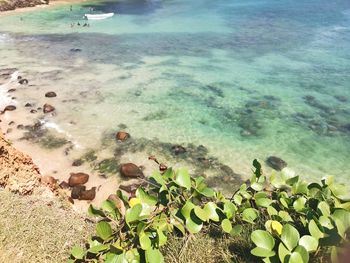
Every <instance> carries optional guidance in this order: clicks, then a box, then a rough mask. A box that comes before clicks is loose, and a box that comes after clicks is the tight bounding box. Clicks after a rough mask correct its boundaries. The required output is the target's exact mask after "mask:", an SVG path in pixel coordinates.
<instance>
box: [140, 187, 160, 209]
mask: <svg viewBox="0 0 350 263" xmlns="http://www.w3.org/2000/svg"><path fill="white" fill-rule="evenodd" d="M135 195H136V197H137V198H139V199H140V200H141V202H142V203H146V204H148V205H150V206H154V205H156V204H157V198H156V197H154V196H151V195H149V194H147V193H146V192H145V191H144V190H143V189H142V188H138V189H137V190H136V193H135Z"/></svg>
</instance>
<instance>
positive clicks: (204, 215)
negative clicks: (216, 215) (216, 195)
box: [194, 206, 209, 222]
mask: <svg viewBox="0 0 350 263" xmlns="http://www.w3.org/2000/svg"><path fill="white" fill-rule="evenodd" d="M194 213H195V214H196V216H197V217H198V218H199V219H200V220H202V221H203V222H206V221H209V214H208V213H207V211H205V210H204V209H202V208H201V207H199V206H195V207H194Z"/></svg>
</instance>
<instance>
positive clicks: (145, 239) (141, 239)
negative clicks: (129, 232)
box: [139, 232, 152, 250]
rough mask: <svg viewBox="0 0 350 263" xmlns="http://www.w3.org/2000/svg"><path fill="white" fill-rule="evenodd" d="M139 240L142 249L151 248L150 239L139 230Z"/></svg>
mask: <svg viewBox="0 0 350 263" xmlns="http://www.w3.org/2000/svg"><path fill="white" fill-rule="evenodd" d="M139 242H140V245H141V248H142V249H143V250H148V249H150V248H151V245H152V243H151V239H150V238H149V236H148V235H147V234H146V233H145V232H141V234H140V236H139Z"/></svg>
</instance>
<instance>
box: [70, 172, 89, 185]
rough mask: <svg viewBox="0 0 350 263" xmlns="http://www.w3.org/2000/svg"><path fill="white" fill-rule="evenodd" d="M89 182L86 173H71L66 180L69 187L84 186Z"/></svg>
mask: <svg viewBox="0 0 350 263" xmlns="http://www.w3.org/2000/svg"><path fill="white" fill-rule="evenodd" d="M88 180H89V175H88V174H86V173H71V174H70V177H69V179H68V184H69V186H71V187H73V186H76V185H82V184H85V183H86V182H87V181H88Z"/></svg>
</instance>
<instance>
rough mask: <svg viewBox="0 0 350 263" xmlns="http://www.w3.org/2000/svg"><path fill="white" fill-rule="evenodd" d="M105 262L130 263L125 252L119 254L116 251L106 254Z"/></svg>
mask: <svg viewBox="0 0 350 263" xmlns="http://www.w3.org/2000/svg"><path fill="white" fill-rule="evenodd" d="M105 263H128V261H127V259H126V258H125V253H123V254H119V255H117V254H115V253H112V252H109V253H107V254H106V261H105Z"/></svg>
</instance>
